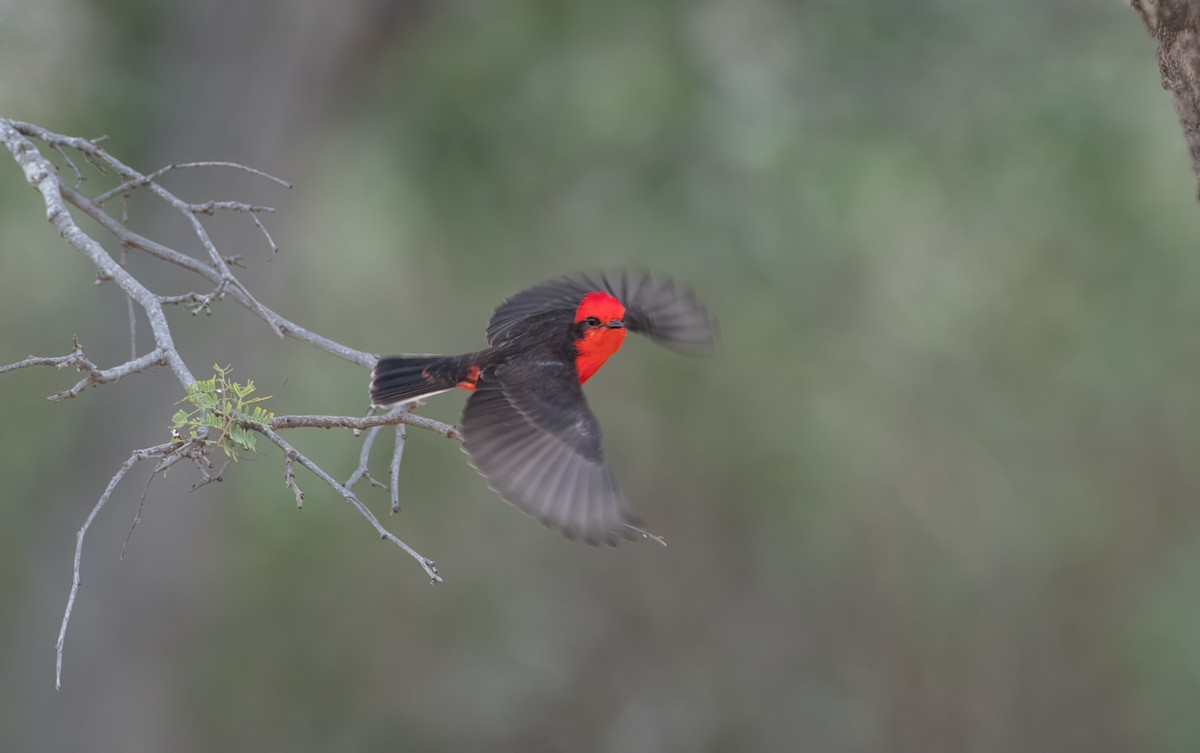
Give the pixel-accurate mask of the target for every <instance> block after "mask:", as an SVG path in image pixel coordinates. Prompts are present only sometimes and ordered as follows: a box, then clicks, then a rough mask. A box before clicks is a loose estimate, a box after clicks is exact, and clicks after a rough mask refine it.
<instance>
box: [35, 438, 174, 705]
mask: <svg viewBox="0 0 1200 753" xmlns="http://www.w3.org/2000/svg"><path fill="white" fill-rule="evenodd" d="M192 444H193V443H191V442H185V443H182V444H181V443H178V442H168V443H166V444H160V445H155V446H154V447H146V448H144V449H141V450H134V451H133V452H132V453H130V455H129V458H128V459H127V460H126V461H125V462H124V463H122V464H121V467H120V468H118V469H117V472H116V473H114V474H113V477H112V478H111V479H109V482H108V486H107V487H105V489H104V493H103V494H101V495H100V499H99V500H97V501H96V504H95V505H93V506H92V511H91V512H90V513H88V516H87V519H86V520H84V521H83V526H82V527H81V528H80V529H79V532H78V533H77V534H75V567H74V570H73V572H72V575H71V592H70V594H69V595H68V596H67V608H66V609H65V610H64V611H63V619H62V627H60V628H59V630H58V642H57V643H55V645H54V648H55V657H56V658H55V673H54V687H55V689H58V688H61V687H62V661H63V646H64V645H65V644H66V641H67V625H68V624H70V622H71V611H72V610H73V609H74V608H75V597H76V596H78V595H79V584H80V582H81V581H80V577H79V571H80V564H81V562H82V559H83V539H84V537H85V536H87V532H88V528H90V527H91V525H92V521H94V520H95V519H96V516H97V515H99V514H100V511H101V510H102V509H104V505H105V503H107V502H108V499H109V497H111V496H112V493H113V490H114V489H116V488H117V484H119V483H121V479H123V478H125V474H126V473H129V470H130V469H131V468H133V466H135V465H137V462H138V461H139V460H145V459H146V458H161V457H166V456H167V455H168V454H171V455H175V454H178V453H180V452H182V451H183V450H184V449H185V448H187V447H189V446H191V445H192Z"/></svg>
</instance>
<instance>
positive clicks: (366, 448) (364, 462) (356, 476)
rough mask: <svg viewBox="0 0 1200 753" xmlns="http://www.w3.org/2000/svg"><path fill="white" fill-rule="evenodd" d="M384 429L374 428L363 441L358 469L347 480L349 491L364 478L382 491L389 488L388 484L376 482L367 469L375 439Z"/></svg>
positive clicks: (380, 427) (346, 484)
mask: <svg viewBox="0 0 1200 753" xmlns="http://www.w3.org/2000/svg"><path fill="white" fill-rule="evenodd" d="M382 429H383V427H382V426H373V427H371V429H369V430H368V431H367V436H366V438H365V439H363V446H362V451H361V452H360V453H359V456H358V467H357V468H355V469H354V473H352V474H350V478H349V479H347V480H346V483H345V487H346V488H347V489H353V488H354V485H355V484H357V483H358V482H359V481H360V480H362V479H364V478H365V479H366V480H367V481H368V482H369V483H370V484H371V486H377V487H379V488H380V489H387V488H388V486H387V484H383V483H380V482H379V481H376V480H375V477H374V476H372V475H371V471H370V470H368V467H367V466H368V464H369V462H370V460H371V445H373V444H375V437H377V436H379V432H380V431H381V430H382Z"/></svg>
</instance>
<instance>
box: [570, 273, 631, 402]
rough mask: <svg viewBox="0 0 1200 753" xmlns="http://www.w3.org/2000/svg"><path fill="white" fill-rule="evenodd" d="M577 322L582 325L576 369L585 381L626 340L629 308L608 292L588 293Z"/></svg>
mask: <svg viewBox="0 0 1200 753" xmlns="http://www.w3.org/2000/svg"><path fill="white" fill-rule="evenodd" d="M575 324H577V325H579V327H580V330H579V339H578V340H576V341H575V350H576V351H577V352H578V355H577V356H576V358H575V368H576V370H578V371H579V383H580V384H583V383H584V382H586V381H587V380H588V378H589V377H591V376H592V374H595V373H596V370H597V369H599V368H600V367H601V366H603V365H604V362H605V361H607V360H608V357H609V356H611V355H612V354H613V353H616V352H617V350H618V349H619V348H620V347H621V343H623V342H625V307H624V306H623V305H622V304H621V302H620V301H618V300H617V299H616V298H615V297H614V296H612V295H610V294H608V293H605V292H595V293H588V294H587V295H585V296H584V297H583V300H581V301H580V302H579V308H577V309H575Z"/></svg>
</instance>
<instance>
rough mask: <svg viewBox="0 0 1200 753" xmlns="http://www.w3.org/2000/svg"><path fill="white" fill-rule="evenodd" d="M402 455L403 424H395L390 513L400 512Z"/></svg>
mask: <svg viewBox="0 0 1200 753" xmlns="http://www.w3.org/2000/svg"><path fill="white" fill-rule="evenodd" d="M403 455H404V424H396V446H395V449H393V450H392V464H391V469H390V470H391V476H390V480H391V487H392V488H391V492H392V514H393V515H395V514H396V513H398V512H400V458H401V457H402V456H403Z"/></svg>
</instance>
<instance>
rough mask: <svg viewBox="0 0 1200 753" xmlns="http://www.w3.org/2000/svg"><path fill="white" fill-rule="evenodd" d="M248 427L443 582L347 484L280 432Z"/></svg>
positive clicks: (436, 580)
mask: <svg viewBox="0 0 1200 753" xmlns="http://www.w3.org/2000/svg"><path fill="white" fill-rule="evenodd" d="M247 428H251V429H253V430H254V431H257V432H258V433H260V434H262V435H263V436H265V437H267V438H268V439H270V440H271V441H272V442H274V443H275V446H277V447H278V448H279V449H281V450H283V452H284V457H291V458H294V460H295V462H299V463H300V465H302V466H304V467H305V468H307V469H308V470H310V471H312V472H313V474H315V475H316V477H317V478H319V479H321V480H322V481H324V482H325V483H326V484H327V485H328V486H329V487H330V488H331V489H333V490H334V491H335V492H337V493H338V494H340V495H341V496H342V499H344V500H346V501H347V502H349V503H350V504H351V505H353V506H354V509H355V510H358V513H359V514H360V515H362V516H363V517H364V518H366V519H367V522H368V523H370V524H371V526H372V527H373V528H374V529H375V531H376V533H378V534H379V536H380V538H382V539H384V540H385V541H390V542H392V543H393V544H395V545H396V546H398V547H400V548H401V549H403V550H404V551H405V552H406V553H407V554H408V555H409V556H410V557H412V558H413V559H415V560H416V561H417V562H419V563H420V565H421V567H422V568H424V570H425V573H426V574H427V575H428V576H429V582H430V583H441V582H442V576H441V575H439V574H438V570H437V566H436V565H435V564H434V561H433V560H431V559H429V558H428V557H426V556H424V555H422V554H420V553H419V552H417V550H415V549H413V548H412V547H411V546H409V545H408V544H406V543H405V542H404V541H403V540H402V539H400V538H399V537H398V536H396V535H395V534H394V533H392V532H391V531H389V530H388V529H386V528H384V527H383V524H382V523H380V522H379V518H376V517H375V515H374V514H373V513H372V512H371V510H370V508H368V507H367V506H366V505H364V504H363V503H362V502H361V501H360V500H359V499H358V497H356V496H354V492H352V491H350V490H349V489H347V488H346V487H345V486H343V485H342V484H340V483H338V482H337V480H336V479H334V478H333V476H330V475H329V474H328V473H326V472H325V471H324V470H323V469H322V468H321V467H320V466H319V465H317V464H316V463H314V462H313V461H311V460H309V459H308V458H307V457H305V456H304V453H302V452H299V451H297V450H296V448H295V447H292V446H291V445H290V444H288V441H287V440H286V439H284V438H283V437H281V436H279V434H278V433H277V432H275V431H272V430H271V429H269V428H267V427H265V426H253V425H247Z"/></svg>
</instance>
